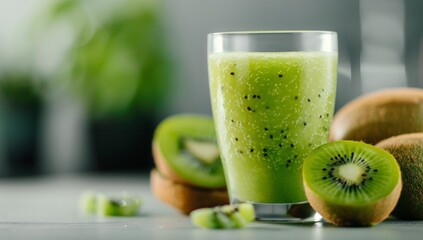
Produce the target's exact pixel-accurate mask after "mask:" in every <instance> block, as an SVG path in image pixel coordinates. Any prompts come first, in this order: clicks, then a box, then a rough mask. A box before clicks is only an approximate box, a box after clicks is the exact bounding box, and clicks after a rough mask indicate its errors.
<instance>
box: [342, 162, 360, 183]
mask: <svg viewBox="0 0 423 240" xmlns="http://www.w3.org/2000/svg"><path fill="white" fill-rule="evenodd" d="M338 174H339V175H340V176H341V177H342V178H343V179H345V180H346V181H347V182H349V183H356V184H359V183H360V182H361V180H362V174H363V169H362V168H361V167H359V166H357V165H355V164H353V163H347V164H345V165H342V166H340V167H339V170H338Z"/></svg>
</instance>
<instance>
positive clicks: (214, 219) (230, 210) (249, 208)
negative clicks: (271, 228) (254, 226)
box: [190, 203, 255, 229]
mask: <svg viewBox="0 0 423 240" xmlns="http://www.w3.org/2000/svg"><path fill="white" fill-rule="evenodd" d="M254 216H255V213H254V207H253V205H252V204H250V203H240V204H235V205H223V206H217V207H214V208H201V209H197V210H195V211H193V212H191V214H190V217H191V221H192V223H193V224H194V225H196V226H198V227H202V228H214V229H222V228H244V227H245V226H247V224H248V223H249V222H251V221H253V220H254Z"/></svg>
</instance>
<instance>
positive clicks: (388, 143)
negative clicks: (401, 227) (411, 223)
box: [376, 133, 423, 220]
mask: <svg viewBox="0 0 423 240" xmlns="http://www.w3.org/2000/svg"><path fill="white" fill-rule="evenodd" d="M376 146H377V147H380V148H383V149H385V150H386V151H388V152H390V153H391V154H392V155H393V156H394V157H395V159H397V161H398V163H399V165H400V168H401V172H402V181H403V189H402V192H401V196H400V199H399V200H398V203H397V205H396V206H395V209H394V211H393V212H392V215H393V216H395V217H397V218H399V219H403V220H423V133H410V134H403V135H399V136H395V137H391V138H388V139H385V140H383V141H381V142H379V143H378V144H376Z"/></svg>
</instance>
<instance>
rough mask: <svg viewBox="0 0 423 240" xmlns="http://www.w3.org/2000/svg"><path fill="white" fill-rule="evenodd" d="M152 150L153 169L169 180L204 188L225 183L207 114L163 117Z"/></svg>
mask: <svg viewBox="0 0 423 240" xmlns="http://www.w3.org/2000/svg"><path fill="white" fill-rule="evenodd" d="M153 151H154V152H155V161H156V165H157V168H158V169H159V170H160V172H162V173H163V174H165V175H167V177H169V178H171V179H173V180H176V181H178V182H183V183H187V184H190V185H194V186H199V187H206V188H223V187H225V186H226V182H225V176H224V172H223V167H222V163H221V160H220V154H219V149H218V147H217V141H216V134H215V128H214V123H213V119H212V118H211V117H208V116H202V115H190V114H183V115H175V116H172V117H169V118H167V119H165V120H164V121H162V122H161V123H160V124H159V126H158V127H157V129H156V131H155V134H154V139H153ZM157 163H159V164H157ZM162 163H164V164H162ZM164 166H165V167H164ZM164 168H166V169H164ZM167 168H169V169H167ZM169 172H170V173H169ZM175 176H176V177H175Z"/></svg>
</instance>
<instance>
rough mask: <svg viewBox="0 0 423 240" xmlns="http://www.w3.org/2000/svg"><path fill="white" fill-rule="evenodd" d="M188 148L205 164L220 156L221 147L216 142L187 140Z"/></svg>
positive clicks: (186, 145)
mask: <svg viewBox="0 0 423 240" xmlns="http://www.w3.org/2000/svg"><path fill="white" fill-rule="evenodd" d="M185 147H186V149H187V150H188V151H189V152H190V153H191V154H192V155H193V156H194V157H196V158H198V159H199V160H200V161H202V162H203V163H205V164H212V163H214V162H215V161H216V159H218V157H219V148H218V147H217V145H216V144H215V143H210V142H200V141H195V140H191V139H187V140H185Z"/></svg>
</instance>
